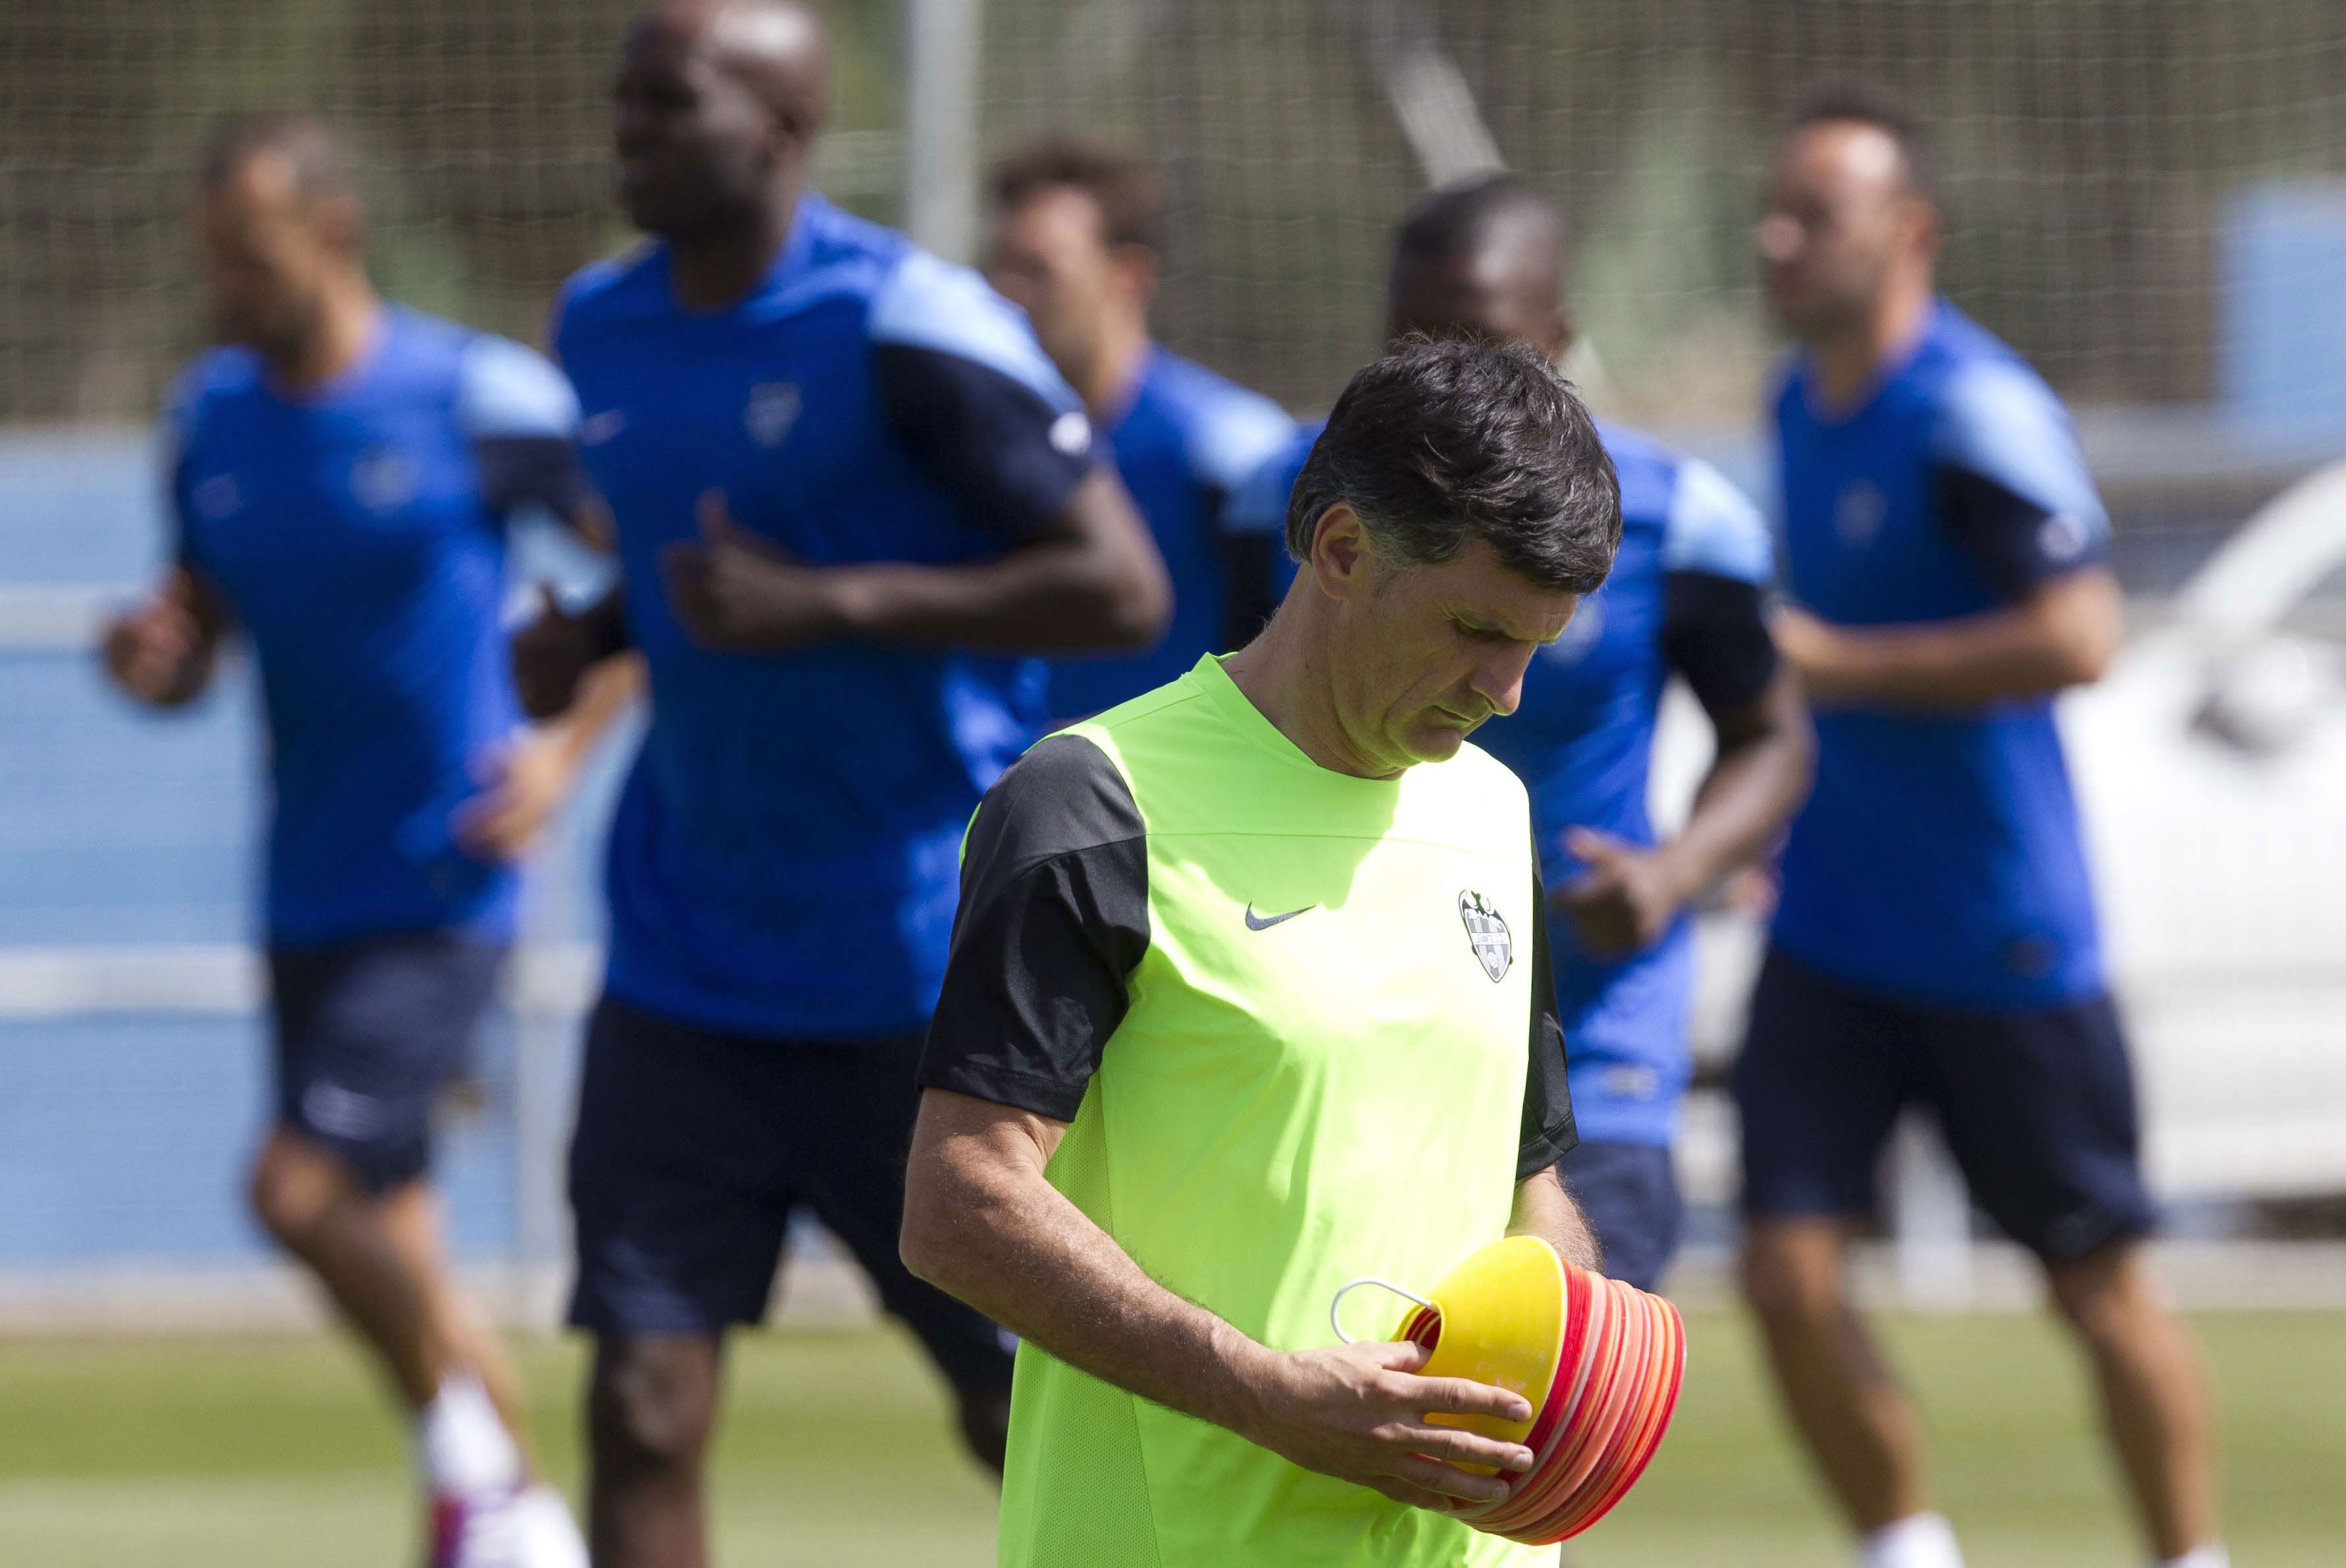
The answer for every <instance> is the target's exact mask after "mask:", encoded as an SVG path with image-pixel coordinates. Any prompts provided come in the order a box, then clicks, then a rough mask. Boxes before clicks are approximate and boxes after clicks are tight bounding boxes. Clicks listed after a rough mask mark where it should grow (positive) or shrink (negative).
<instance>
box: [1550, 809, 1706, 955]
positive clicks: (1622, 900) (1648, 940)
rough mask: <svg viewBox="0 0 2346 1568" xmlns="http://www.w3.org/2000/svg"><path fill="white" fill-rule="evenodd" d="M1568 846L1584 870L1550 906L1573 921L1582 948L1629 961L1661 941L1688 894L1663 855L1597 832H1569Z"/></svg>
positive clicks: (1552, 897) (1554, 895) (1556, 893)
mask: <svg viewBox="0 0 2346 1568" xmlns="http://www.w3.org/2000/svg"><path fill="white" fill-rule="evenodd" d="M1564 848H1565V851H1566V853H1567V854H1569V855H1571V856H1573V857H1574V858H1575V859H1576V860H1579V861H1580V863H1581V865H1582V866H1583V867H1584V868H1585V869H1584V870H1583V871H1581V873H1580V875H1578V876H1576V877H1575V878H1573V879H1572V880H1571V881H1568V882H1566V883H1565V884H1564V886H1562V887H1560V888H1557V889H1556V891H1554V892H1552V893H1550V894H1549V895H1548V906H1549V907H1550V908H1551V909H1553V910H1555V911H1556V912H1558V913H1560V914H1566V915H1569V916H1570V917H1571V918H1572V924H1573V930H1574V931H1575V932H1576V933H1577V934H1578V936H1579V938H1580V944H1581V946H1583V947H1585V948H1586V949H1587V950H1588V952H1589V953H1590V954H1591V955H1592V956H1594V957H1596V958H1605V959H1611V958H1627V957H1628V956H1629V955H1630V954H1631V953H1633V952H1644V951H1645V950H1646V949H1647V948H1649V947H1651V946H1653V945H1654V943H1656V942H1659V941H1661V939H1662V935H1663V933H1664V932H1668V930H1669V929H1670V922H1671V921H1675V920H1676V919H1678V911H1679V909H1680V908H1682V907H1683V906H1684V905H1685V903H1686V901H1687V897H1688V892H1687V890H1686V889H1685V888H1683V887H1682V886H1680V885H1679V881H1678V875H1677V873H1676V871H1674V870H1673V869H1672V868H1671V866H1670V865H1669V863H1668V861H1667V860H1664V859H1663V858H1662V856H1661V854H1660V853H1659V852H1658V851H1657V850H1645V849H1640V848H1638V847H1637V845H1635V844H1632V843H1629V842H1627V840H1621V839H1617V838H1615V837H1614V836H1613V835H1612V834H1610V833H1600V832H1598V831H1597V830H1596V829H1594V828H1574V829H1571V830H1567V831H1566V833H1565V835H1564Z"/></svg>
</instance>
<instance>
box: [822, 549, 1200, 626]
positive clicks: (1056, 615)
mask: <svg viewBox="0 0 2346 1568" xmlns="http://www.w3.org/2000/svg"><path fill="white" fill-rule="evenodd" d="M831 575H832V586H833V590H834V592H835V594H836V603H837V606H838V610H839V621H840V626H839V632H840V635H841V636H845V637H850V638H857V639H862V640H867V641H872V642H886V643H912V644H916V645H922V646H931V645H939V644H943V645H948V646H954V647H974V648H989V649H998V650H1001V651H1004V652H1022V653H1023V652H1025V651H1028V650H1030V649H1050V648H1123V647H1145V646H1146V645H1147V644H1148V643H1149V642H1150V641H1151V640H1153V639H1154V638H1155V637H1156V636H1157V634H1158V630H1159V627H1160V624H1161V617H1160V616H1159V615H1158V612H1157V610H1156V609H1155V608H1154V605H1155V600H1154V599H1153V598H1152V597H1151V596H1150V595H1149V594H1148V591H1147V589H1146V587H1145V586H1144V585H1139V584H1137V582H1135V581H1133V580H1131V579H1130V578H1129V576H1128V575H1127V573H1126V572H1125V571H1124V570H1123V568H1122V567H1121V566H1119V565H1118V564H1117V562H1116V561H1115V560H1114V559H1113V558H1112V557H1109V556H1108V555H1107V553H1106V552H1104V551H1101V550H1099V549H1098V548H1096V546H1093V545H1086V544H1083V543H1080V542H1077V541H1073V540H1070V541H1065V542H1060V541H1049V542H1045V543H1042V544H1037V545H1029V546H1027V547H1026V548H1025V549H1023V550H1016V551H1013V552H1012V553H1011V554H1009V555H1005V556H1003V557H1002V558H1000V559H999V560H995V561H988V562H984V563H980V564H977V565H958V566H924V565H913V564H912V563H909V562H896V561H887V562H875V563H873V564H872V565H861V566H839V567H834V568H832V569H831Z"/></svg>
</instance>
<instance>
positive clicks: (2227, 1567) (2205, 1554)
mask: <svg viewBox="0 0 2346 1568" xmlns="http://www.w3.org/2000/svg"><path fill="white" fill-rule="evenodd" d="M2157 1568H2232V1554H2231V1553H2229V1552H2227V1551H2225V1550H2224V1548H2223V1546H2222V1544H2221V1543H2218V1542H2213V1541H2211V1542H2209V1543H2208V1544H2207V1545H2205V1546H2194V1547H2193V1548H2192V1549H2191V1550H2190V1551H2188V1552H2186V1553H2184V1554H2183V1555H2182V1556H2180V1557H2168V1558H2166V1559H2163V1560H2162V1561H2161V1562H2160V1563H2158V1564H2157Z"/></svg>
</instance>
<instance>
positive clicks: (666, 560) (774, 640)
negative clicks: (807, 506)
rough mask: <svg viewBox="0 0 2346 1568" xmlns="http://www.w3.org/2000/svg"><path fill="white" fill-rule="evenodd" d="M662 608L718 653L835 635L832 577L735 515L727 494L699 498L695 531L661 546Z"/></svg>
mask: <svg viewBox="0 0 2346 1568" xmlns="http://www.w3.org/2000/svg"><path fill="white" fill-rule="evenodd" d="M659 569H660V577H661V580H662V581H663V582H665V583H666V584H667V585H668V608H669V609H671V610H673V611H674V612H675V613H676V618H677V620H678V622H680V623H681V624H682V625H683V626H684V630H685V635H686V636H689V637H690V638H691V639H692V640H693V641H694V642H695V643H697V644H699V646H700V647H704V648H709V649H712V650H714V651H716V652H719V653H776V652H780V651H781V650H782V649H785V648H794V647H806V646H807V645H808V644H810V643H818V642H824V641H828V640H829V639H830V638H831V637H834V636H837V635H838V634H839V625H840V612H839V606H838V595H837V593H836V591H835V590H836V586H837V584H836V580H835V578H834V577H833V575H831V573H828V572H825V571H824V570H822V569H821V567H818V566H810V565H807V564H806V563H804V562H803V561H801V560H800V559H798V558H797V557H796V556H794V555H791V554H790V552H789V551H787V550H784V549H783V548H782V547H781V546H780V545H776V544H774V543H773V542H772V541H771V540H769V539H765V538H761V537H760V536H759V535H756V534H753V533H751V532H750V530H749V529H747V528H744V527H742V526H741V524H739V523H737V522H735V521H734V520H733V516H732V514H730V513H729V512H728V511H727V510H726V509H725V497H724V496H723V494H720V493H719V492H717V491H714V490H712V491H709V493H708V494H704V495H703V496H701V498H700V537H699V538H698V539H684V540H679V541H678V542H677V543H676V544H673V545H669V546H668V548H667V549H665V550H662V551H661V552H660V555H659Z"/></svg>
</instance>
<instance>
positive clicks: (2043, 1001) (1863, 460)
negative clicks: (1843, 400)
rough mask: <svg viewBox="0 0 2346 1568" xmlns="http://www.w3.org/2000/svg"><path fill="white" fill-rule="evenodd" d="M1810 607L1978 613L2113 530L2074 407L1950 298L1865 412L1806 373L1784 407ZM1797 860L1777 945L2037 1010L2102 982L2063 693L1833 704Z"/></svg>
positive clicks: (1820, 610) (1898, 613)
mask: <svg viewBox="0 0 2346 1568" xmlns="http://www.w3.org/2000/svg"><path fill="white" fill-rule="evenodd" d="M1775 417H1776V433H1777V440H1778V444H1779V459H1780V483H1781V488H1782V495H1781V504H1782V506H1783V527H1784V536H1785V557H1786V566H1787V572H1788V578H1789V584H1790V590H1791V592H1792V594H1793V596H1795V597H1796V598H1797V599H1798V600H1799V601H1800V603H1802V604H1803V605H1805V606H1807V607H1808V608H1810V609H1811V610H1812V611H1814V612H1815V613H1816V614H1817V615H1819V616H1823V617H1824V618H1825V619H1826V620H1829V621H1834V622H1839V623H1841V624H1843V625H1848V626H1884V625H1894V624H1902V623H1916V622H1928V621H1940V620H1950V619H1954V618H1957V617H1960V616H1972V615H1976V614H1979V613H1981V612H1984V611H1986V610H1990V609H1993V608H1995V607H1996V606H2001V605H2004V604H2006V603H2009V602H2011V601H2012V600H2014V599H2015V598H2016V597H2019V596H2024V595H2025V594H2026V593H2027V592H2029V591H2030V590H2031V589H2032V588H2033V587H2034V586H2035V585H2037V584H2039V583H2041V582H2044V581H2045V580H2047V579H2049V578H2051V577H2053V576H2055V575H2059V574H2061V573H2065V572H2068V571H2073V570H2076V569H2077V568H2078V567H2081V566H2084V565H2089V564H2091V563H2094V562H2096V561H2099V560H2100V559H2102V558H2103V555H2104V554H2105V551H2106V538H2107V534H2108V519H2107V516H2106V514H2105V513H2104V511H2103V508H2102V504H2101V502H2100V500H2099V498H2098V497H2097V496H2096V494H2095V491H2094V485H2093V482H2092V480H2091V478H2090V477H2089V476H2088V474H2087V473H2086V464H2085V461H2084V458H2083V457H2082V455H2081V454H2080V453H2079V451H2078V448H2077V443H2076V434H2075V433H2074V431H2073V430H2072V428H2071V425H2070V423H2069V419H2068V416H2067V414H2066V412H2064V411H2063V409H2062V407H2061V404H2060V402H2059V401H2058V400H2057V399H2056V398H2055V396H2054V395H2053V393H2052V392H2051V390H2050V389H2048V388H2047V387H2046V386H2045V383H2044V382H2042V381H2041V380H2039V379H2038V377H2037V376H2036V374H2035V372H2033V371H2031V370H2030V369H2029V368H2028V367H2027V365H2026V364H2025V363H2024V362H2023V361H2021V360H2020V359H2019V358H2018V356H2016V355H2015V354H2014V353H2013V352H2012V351H2011V350H2010V349H2008V348H2006V347H2005V346H2004V344H2003V343H2002V342H2000V341H1997V340H1996V339H1995V338H1994V337H1993V336H1991V335H1990V334H1989V333H1988V332H1986V331H1984V330H1983V329H1982V328H1980V327H1979V326H1978V325H1977V324H1975V323H1974V322H1973V321H1970V320H1969V319H1968V318H1966V317H1965V316H1964V315H1963V313H1962V312H1961V311H1957V310H1956V309H1955V308H1954V307H1953V305H1950V304H1947V303H1945V302H1943V301H1942V302H1940V303H1939V304H1938V305H1937V306H1936V307H1935V308H1934V310H1933V314H1932V317H1931V319H1930V321H1929V323H1928V326H1927V328H1926V330H1925V331H1924V333H1923V337H1922V338H1921V340H1920V341H1918V342H1917V343H1916V344H1915V346H1914V347H1913V350H1912V351H1910V352H1909V353H1908V355H1907V356H1906V358H1905V359H1904V361H1902V363H1900V364H1899V365H1898V366H1897V367H1896V368H1895V369H1893V370H1892V371H1891V372H1889V373H1888V374H1886V375H1885V376H1884V377H1882V380H1881V381H1880V382H1879V384H1878V385H1877V386H1876V387H1875V389H1874V390H1873V391H1872V392H1871V393H1870V394H1869V395H1868V396H1867V398H1866V399H1865V401H1864V402H1862V404H1861V405H1860V406H1859V407H1857V408H1855V409H1853V410H1851V411H1850V412H1847V413H1845V414H1841V415H1832V416H1829V415H1827V414H1824V413H1821V412H1819V411H1818V409H1817V407H1816V404H1815V394H1814V392H1813V390H1812V387H1811V375H1810V371H1809V368H1808V366H1807V365H1806V364H1805V363H1804V362H1801V361H1799V360H1795V361H1794V362H1793V363H1792V365H1791V367H1790V371H1789V372H1788V373H1787V375H1786V377H1785V380H1784V384H1783V387H1782V390H1781V392H1780V394H1779V396H1778V397H1777V399H1776V403H1775ZM1816 725H1817V778H1816V787H1815V789H1814V792H1813V793H1812V794H1811V797H1810V799H1809V802H1808V804H1807V806H1806V807H1805V808H1804V809H1802V810H1801V812H1800V816H1799V817H1798V818H1797V819H1796V820H1794V823H1793V826H1792V832H1791V839H1790V843H1789V844H1788V846H1787V847H1786V850H1785V857H1784V891H1783V901H1782V903H1781V905H1780V908H1779V910H1778V912H1777V918H1776V927H1775V940H1776V941H1777V942H1778V943H1780V945H1781V946H1782V947H1783V948H1784V949H1785V950H1786V951H1787V952H1790V953H1792V954H1793V955H1794V956H1795V957H1798V958H1800V959H1801V960H1803V961H1804V962H1808V963H1810V964H1811V965H1812V966H1814V967H1815V968H1817V969H1819V970H1821V971H1823V972H1826V973H1828V974H1831V975H1833V976H1835V977H1837V978H1840V979H1841V980H1844V981H1846V982H1849V983H1852V984H1857V985H1862V986H1866V987H1870V988H1872V989H1875V990H1878V991H1881V992H1882V993H1885V994H1890V995H1895V996H1899V997H1902V998H1907V999H1911V1000H1913V1001H1916V1002H1922V1003H1938V1004H1943V1005H1950V1006H1962V1007H1979V1008H1990V1009H2018V1008H2027V1007H2036V1006H2045V1005H2051V1004H2057V1003H2066V1002H2073V1001H2076V1000H2080V999H2083V998H2086V997H2088V996H2091V995H2094V994H2096V993H2099V992H2100V991H2101V990H2102V989H2103V986H2104V977H2103V969H2102V956H2101V949H2100V942H2099V939H2098V935H2097V932H2096V921H2095V914H2094V900H2093V892H2092V887H2091V884H2090V881H2089V880H2088V877H2087V874H2086V857H2085V851H2084V847H2083V845H2082V843H2081V841H2080V833H2079V830H2078V822H2077V811H2076V803H2075V800H2074V799H2073V798H2072V795H2071V790H2070V785H2069V774H2068V769H2067V766H2066V762H2065V761H2064V759H2063V756H2062V750H2061V741H2060V737H2059V735H2058V733H2057V732H2056V730H2055V727H2054V719H2053V705H2052V703H2051V701H2050V700H2049V699H2045V698H2036V699H2033V700H2028V701H2013V702H2001V703H1996V704H1994V705H1991V706H1989V707H1987V708H1983V709H1981V710H1979V711H1977V712H1971V713H1950V714H1916V713H1906V712H1889V711H1875V710H1871V709H1865V708H1828V709H1824V710H1821V711H1820V712H1819V713H1818V714H1817V716H1816Z"/></svg>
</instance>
